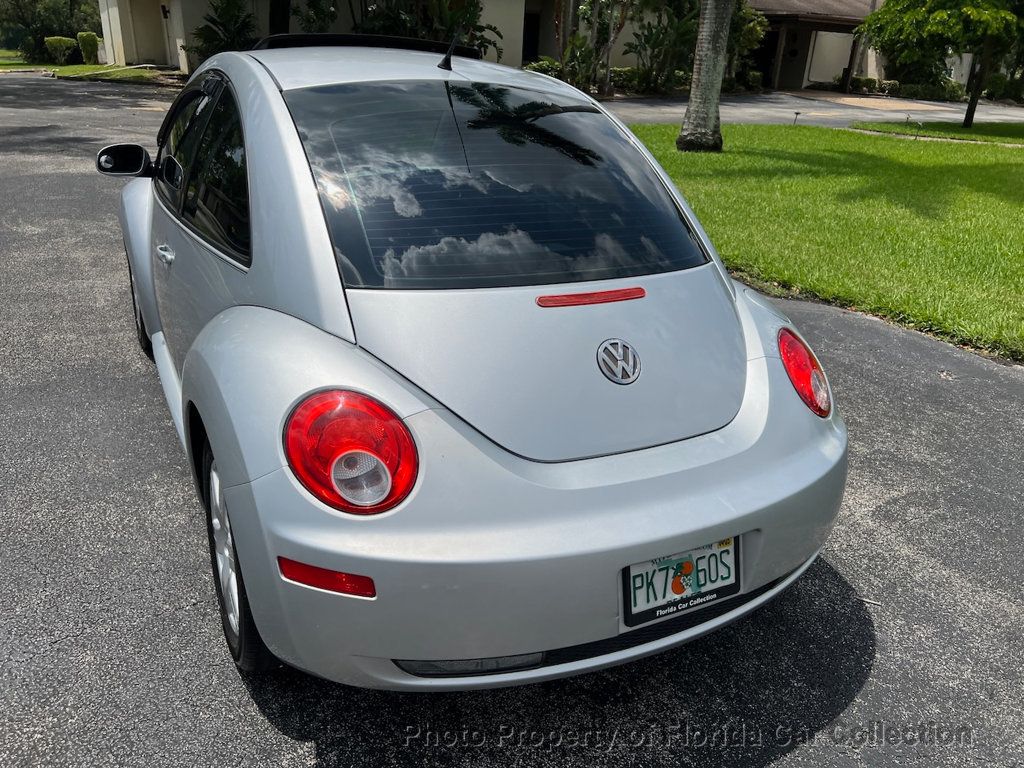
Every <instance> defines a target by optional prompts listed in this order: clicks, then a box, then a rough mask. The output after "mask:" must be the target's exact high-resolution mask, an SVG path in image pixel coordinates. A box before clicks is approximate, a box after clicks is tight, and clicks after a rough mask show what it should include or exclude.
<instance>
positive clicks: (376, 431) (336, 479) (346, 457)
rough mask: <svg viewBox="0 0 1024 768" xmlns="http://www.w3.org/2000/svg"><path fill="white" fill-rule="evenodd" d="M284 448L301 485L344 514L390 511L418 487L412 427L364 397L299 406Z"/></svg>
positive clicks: (335, 396) (314, 398)
mask: <svg viewBox="0 0 1024 768" xmlns="http://www.w3.org/2000/svg"><path fill="white" fill-rule="evenodd" d="M284 448H285V455H286V456H287V458H288V464H289V466H291V468H292V471H293V472H294V473H295V476H296V477H297V478H298V479H299V482H301V483H302V484H303V485H304V486H305V487H306V489H307V490H308V491H309V492H310V493H312V494H313V495H314V496H316V497H317V498H318V499H320V501H322V502H324V503H325V504H329V505H330V506H332V507H334V508H335V509H340V510H341V511H343V512H350V513H352V514H356V515H375V514H377V513H380V512H384V511H386V510H388V509H391V508H392V507H394V506H395V505H396V504H398V503H399V502H400V501H402V499H404V498H405V497H406V496H408V495H409V491H411V490H412V487H413V485H414V484H415V482H416V472H417V470H418V460H417V456H416V444H415V443H414V442H413V439H412V435H411V434H410V433H409V430H408V428H407V427H406V426H405V424H403V423H402V420H401V419H400V418H398V416H397V415H396V414H395V413H394V412H393V411H391V409H389V408H388V407H387V406H385V405H382V404H381V403H379V402H377V401H376V400H374V399H373V398H371V397H367V396H366V395H361V394H359V393H358V392H349V391H346V390H329V391H326V392H317V393H316V394H314V395H310V396H309V397H308V398H306V399H305V400H303V401H302V402H301V403H299V405H298V406H296V408H295V410H294V411H292V415H291V416H290V417H289V418H288V423H287V424H286V425H285V430H284Z"/></svg>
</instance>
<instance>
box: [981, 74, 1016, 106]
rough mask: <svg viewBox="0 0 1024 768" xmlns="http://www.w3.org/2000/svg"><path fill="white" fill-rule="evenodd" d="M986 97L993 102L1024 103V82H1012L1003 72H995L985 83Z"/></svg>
mask: <svg viewBox="0 0 1024 768" xmlns="http://www.w3.org/2000/svg"><path fill="white" fill-rule="evenodd" d="M985 97H986V98H989V99H992V100H993V101H998V100H1000V99H1011V100H1013V101H1024V81H1021V80H1011V79H1010V78H1009V77H1007V76H1006V75H1005V74H1003V73H1002V72H994V73H993V74H991V75H989V78H988V81H987V82H986V83H985Z"/></svg>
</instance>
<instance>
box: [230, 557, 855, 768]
mask: <svg viewBox="0 0 1024 768" xmlns="http://www.w3.org/2000/svg"><path fill="white" fill-rule="evenodd" d="M874 656H875V632H874V624H873V623H872V620H871V617H870V615H869V614H868V612H867V610H866V607H865V605H864V603H863V602H862V601H861V600H860V599H859V598H858V596H857V593H856V590H855V589H854V588H853V587H852V586H851V585H850V584H849V583H848V582H847V581H846V580H845V579H844V578H843V577H842V575H841V574H840V573H839V572H838V571H837V570H836V569H835V568H833V567H832V565H830V564H829V563H828V562H827V561H826V560H825V559H824V558H822V559H819V560H818V562H816V563H815V564H814V565H813V566H812V567H811V568H810V569H809V570H808V571H807V573H806V574H804V575H803V576H802V577H801V578H800V579H799V580H798V581H797V582H796V583H795V584H794V585H793V586H792V587H791V588H790V589H789V590H787V591H786V592H785V593H783V594H782V595H780V596H779V597H778V598H777V599H776V600H775V601H773V602H771V603H769V604H768V605H766V606H765V607H763V608H761V609H760V610H758V611H756V612H755V613H753V614H751V615H750V616H748V617H746V618H744V619H743V620H741V621H739V622H737V623H735V624H733V625H731V626H729V627H726V628H724V629H722V630H720V631H718V632H715V633H712V634H710V635H707V636H705V637H703V638H701V639H699V640H696V641H694V642H692V643H689V644H687V645H684V646H682V647H680V648H678V649H675V650H672V651H669V652H667V653H664V654H660V655H658V656H653V657H650V658H647V659H643V660H641V661H638V662H634V663H632V664H626V665H623V666H619V667H616V668H613V669H611V670H606V671H603V672H597V673H592V674H589V675H583V676H580V677H576V678H570V679H567V680H558V681H551V682H546V683H539V684H534V685H528V686H521V687H517V688H507V689H500V690H491V691H473V692H463V693H438V694H407V693H391V692H382V691H366V690H360V689H356V688H350V687H347V686H342V685H338V684H335V683H330V682H327V681H324V680H320V679H317V678H313V677H310V676H307V675H305V674H303V673H301V672H298V671H295V670H292V669H288V668H284V669H281V670H280V671H278V672H274V673H271V674H270V675H267V676H263V677H260V678H246V679H245V684H246V686H247V688H248V690H249V693H250V695H251V696H252V698H253V700H254V702H255V703H256V705H257V706H258V707H259V709H260V711H261V712H262V713H263V715H264V716H265V717H266V718H267V720H268V721H269V722H270V723H271V724H272V725H273V726H274V727H275V728H277V729H278V730H279V731H280V732H281V733H283V734H284V735H285V736H287V737H289V738H291V739H295V740H298V741H303V742H312V744H313V745H314V746H315V750H316V758H317V763H316V764H317V765H321V766H335V765H355V764H358V763H361V762H363V761H364V760H365V757H366V756H367V755H373V756H375V758H376V759H375V760H374V762H375V763H376V764H380V765H389V764H409V763H412V764H420V765H450V764H463V763H472V764H480V763H484V762H486V761H488V760H493V761H494V762H495V763H496V764H505V763H511V762H516V763H520V762H525V763H526V764H532V763H536V762H552V763H554V762H557V763H559V764H564V763H570V762H573V761H579V762H580V764H585V765H588V766H589V765H594V764H612V765H614V764H620V763H636V762H637V761H639V762H640V763H641V764H645V765H653V764H666V765H669V764H671V765H679V764H681V763H685V762H690V763H692V764H696V765H718V766H763V765H767V764H769V763H771V762H773V761H774V760H776V759H777V758H778V757H780V756H781V755H783V754H785V753H787V752H789V751H790V750H792V749H794V748H795V747H798V746H799V745H800V744H803V743H806V742H807V740H809V739H812V738H815V737H816V736H817V737H818V738H822V736H824V737H826V738H827V735H828V731H827V726H828V725H829V724H830V723H832V722H833V721H834V720H835V719H836V718H837V717H838V716H839V715H840V714H842V712H843V711H844V710H845V709H846V708H847V706H848V705H849V704H850V702H851V701H852V700H853V699H855V698H856V696H857V694H858V692H859V691H860V690H861V688H862V687H863V685H864V683H865V681H866V680H867V679H868V676H869V675H870V672H871V667H872V664H873V661H874ZM823 732H824V733H823ZM819 734H821V735H819Z"/></svg>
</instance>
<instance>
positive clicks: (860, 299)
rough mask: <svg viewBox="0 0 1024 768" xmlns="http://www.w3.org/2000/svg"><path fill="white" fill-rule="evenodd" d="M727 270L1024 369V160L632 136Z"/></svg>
mask: <svg viewBox="0 0 1024 768" xmlns="http://www.w3.org/2000/svg"><path fill="white" fill-rule="evenodd" d="M633 130H634V131H635V132H636V134H637V135H638V136H639V137H640V138H641V139H642V140H643V141H644V142H645V143H646V144H647V145H648V147H650V149H651V151H652V152H654V154H655V155H656V156H657V157H658V159H659V160H660V161H661V163H662V165H663V166H664V167H665V169H666V170H667V171H668V172H669V174H671V176H672V177H673V179H675V181H676V183H677V184H678V186H679V188H680V190H682V192H683V194H684V195H686V197H687V199H688V200H689V202H690V204H691V205H692V206H693V208H694V209H695V210H696V212H697V214H698V216H699V217H700V219H701V222H702V223H703V225H704V227H705V229H707V231H708V233H709V234H710V236H711V239H712V241H713V242H714V243H715V245H716V247H717V248H718V250H719V252H720V253H721V254H722V256H723V258H724V259H725V261H726V262H727V263H728V264H729V266H730V267H731V268H733V269H735V270H738V271H739V272H742V273H745V274H747V275H749V276H750V277H752V278H754V279H755V280H757V281H763V282H767V283H776V284H778V285H780V286H783V287H786V288H795V289H798V290H799V291H802V292H805V293H807V294H810V295H814V296H818V297H821V298H823V299H826V300H829V301H833V302H836V303H839V304H842V305H845V306H851V307H855V308H857V309H860V310H863V311H866V312H872V313H875V314H878V315H882V316H884V317H888V318H891V319H893V320H896V321H898V322H901V323H903V324H905V325H908V326H911V327H914V328H918V329H921V330H926V331H930V332H933V333H936V334H939V335H941V336H945V337H947V338H950V339H953V340H955V341H958V342H962V343H965V344H969V345H971V346H974V347H978V348H981V349H986V350H991V351H995V352H998V353H1001V354H1003V355H1006V356H1008V357H1011V358H1013V359H1016V360H1022V361H1024V151H1022V150H1019V149H1014V148H1009V147H996V146H989V145H984V144H978V145H967V144H954V143H945V142H934V141H921V142H911V141H906V140H903V139H895V138H890V137H886V136H869V135H866V134H861V133H854V132H851V131H842V130H833V129H829V128H815V127H805V126H796V127H794V126H755V125H728V126H725V127H724V128H723V134H724V136H725V148H726V149H725V152H724V153H722V154H683V153H679V152H677V151H676V149H675V145H674V140H675V136H676V132H677V130H678V128H677V127H676V126H674V125H639V126H634V128H633Z"/></svg>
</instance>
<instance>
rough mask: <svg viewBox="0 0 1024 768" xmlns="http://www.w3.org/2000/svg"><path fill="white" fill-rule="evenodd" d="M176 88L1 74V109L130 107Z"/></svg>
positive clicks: (164, 98)
mask: <svg viewBox="0 0 1024 768" xmlns="http://www.w3.org/2000/svg"><path fill="white" fill-rule="evenodd" d="M176 94H177V89H176V88H173V87H170V88H167V87H156V86H152V85H136V84H134V83H97V82H91V81H84V80H82V81H78V80H53V79H51V78H46V77H43V76H41V75H35V74H33V75H22V74H0V109H63V108H78V107H87V108H94V109H97V108H98V109H115V110H121V109H131V108H133V107H141V106H144V105H147V104H150V103H153V102H157V103H159V102H166V103H169V102H170V101H171V100H172V99H173V98H174V97H175V95H176Z"/></svg>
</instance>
